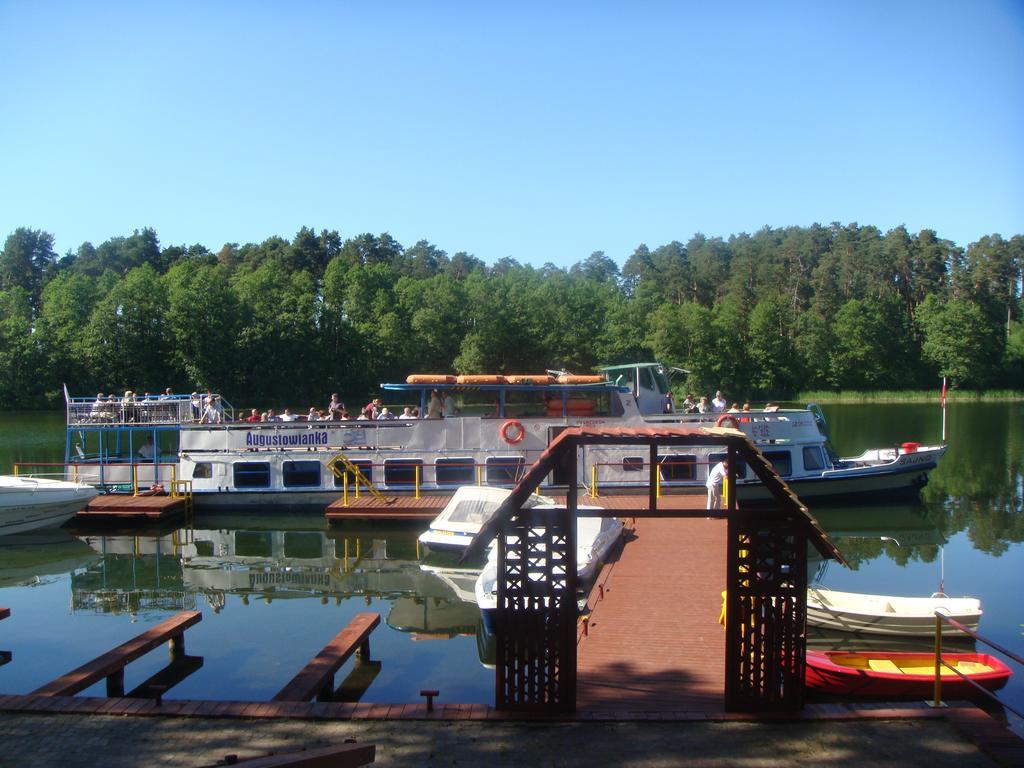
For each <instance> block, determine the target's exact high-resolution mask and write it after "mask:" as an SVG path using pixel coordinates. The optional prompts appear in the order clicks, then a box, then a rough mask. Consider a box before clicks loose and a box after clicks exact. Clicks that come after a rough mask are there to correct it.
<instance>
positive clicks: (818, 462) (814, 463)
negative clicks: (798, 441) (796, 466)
mask: <svg viewBox="0 0 1024 768" xmlns="http://www.w3.org/2000/svg"><path fill="white" fill-rule="evenodd" d="M824 468H825V459H824V458H823V457H822V455H821V446H820V445H810V446H807V447H805V448H804V469H806V470H813V469H824Z"/></svg>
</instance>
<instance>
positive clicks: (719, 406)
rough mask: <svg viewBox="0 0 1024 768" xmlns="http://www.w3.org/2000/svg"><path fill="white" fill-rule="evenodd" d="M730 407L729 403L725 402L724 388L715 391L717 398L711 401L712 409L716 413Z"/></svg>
mask: <svg viewBox="0 0 1024 768" xmlns="http://www.w3.org/2000/svg"><path fill="white" fill-rule="evenodd" d="M728 407H729V404H728V403H727V402H725V398H724V397H722V390H718V391H717V392H715V399H714V400H712V401H711V410H712V411H713V412H714V413H722V412H723V411H725V409H726V408H728Z"/></svg>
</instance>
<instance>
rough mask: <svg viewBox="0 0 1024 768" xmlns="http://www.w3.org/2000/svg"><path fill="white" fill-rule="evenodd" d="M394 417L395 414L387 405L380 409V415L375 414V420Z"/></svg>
mask: <svg viewBox="0 0 1024 768" xmlns="http://www.w3.org/2000/svg"><path fill="white" fill-rule="evenodd" d="M393 418H395V414H393V413H392V412H391V411H389V410H388V408H387V406H384V407H383V408H381V409H380V415H379V416H377V421H391V419H393Z"/></svg>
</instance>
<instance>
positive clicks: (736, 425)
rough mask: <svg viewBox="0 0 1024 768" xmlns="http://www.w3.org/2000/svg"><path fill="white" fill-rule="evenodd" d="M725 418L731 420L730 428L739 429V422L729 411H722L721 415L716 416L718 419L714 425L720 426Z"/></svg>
mask: <svg viewBox="0 0 1024 768" xmlns="http://www.w3.org/2000/svg"><path fill="white" fill-rule="evenodd" d="M727 420H728V421H731V422H732V428H733V429H739V428H740V423H739V422H738V421H736V417H735V416H733V415H732V414H731V413H723V414H722V415H721V416H719V417H718V421H716V422H715V426H716V427H720V426H722V425H723V424H724V423H725V422H726V421H727Z"/></svg>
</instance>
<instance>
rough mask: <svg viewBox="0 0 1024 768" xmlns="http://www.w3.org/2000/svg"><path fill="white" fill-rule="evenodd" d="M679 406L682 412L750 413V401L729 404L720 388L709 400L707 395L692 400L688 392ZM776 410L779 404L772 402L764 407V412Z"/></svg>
mask: <svg viewBox="0 0 1024 768" xmlns="http://www.w3.org/2000/svg"><path fill="white" fill-rule="evenodd" d="M680 408H681V409H682V412H683V413H750V403H744V404H743V407H742V408H741V407H740V404H739V403H733V404H732V405H729V403H728V401H727V400H726V399H725V398H724V397H723V396H722V390H717V391H716V392H715V397H714V399H713V400H710V401H709V400H708V396H707V395H701V398H700V400H694V399H693V393H692V392H688V393H687V395H686V399H685V400H683V402H682V405H681V406H680ZM777 410H779V406H777V405H774V404H772V403H768V404H767V405H765V407H764V411H765V412H766V413H770V412H774V411H777Z"/></svg>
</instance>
